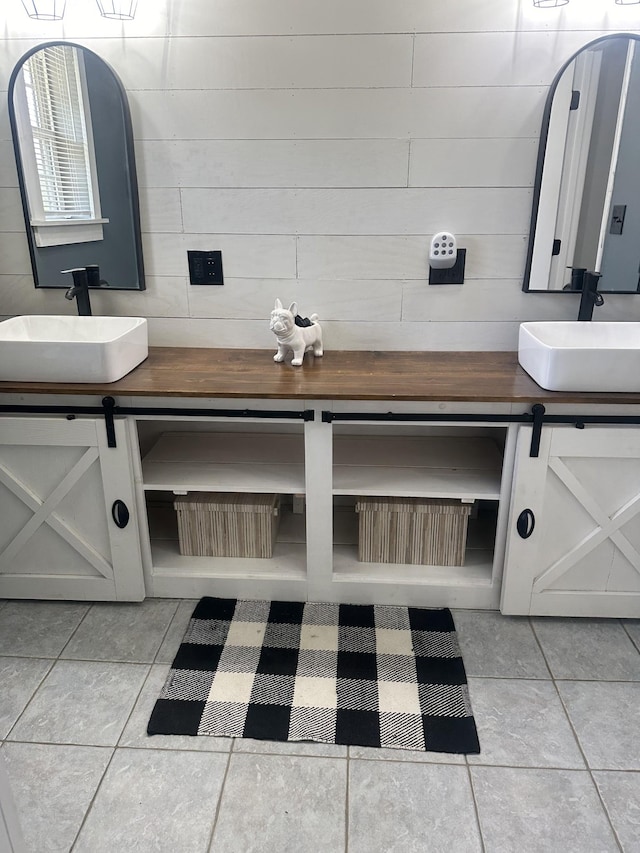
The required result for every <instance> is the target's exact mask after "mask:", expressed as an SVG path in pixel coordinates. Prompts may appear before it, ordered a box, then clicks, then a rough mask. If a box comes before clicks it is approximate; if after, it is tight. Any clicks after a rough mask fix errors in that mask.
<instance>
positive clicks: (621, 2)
mask: <svg viewBox="0 0 640 853" xmlns="http://www.w3.org/2000/svg"><path fill="white" fill-rule="evenodd" d="M639 3H640V0H616V5H617V6H637V5H638V4H639Z"/></svg>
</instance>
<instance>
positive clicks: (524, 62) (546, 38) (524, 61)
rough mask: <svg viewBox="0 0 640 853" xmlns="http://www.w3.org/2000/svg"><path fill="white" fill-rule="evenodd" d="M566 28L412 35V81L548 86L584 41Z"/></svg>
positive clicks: (422, 83)
mask: <svg viewBox="0 0 640 853" xmlns="http://www.w3.org/2000/svg"><path fill="white" fill-rule="evenodd" d="M598 35H600V33H599V32H597V33H589V35H588V36H585V34H584V33H581V32H565V33H563V34H562V38H558V36H557V34H556V33H554V32H537V33H522V32H510V33H458V32H449V33H438V34H434V33H428V34H422V35H417V36H416V46H415V57H414V64H413V85H414V86H501V85H502V86H504V85H509V86H548V85H549V84H550V83H551V81H552V80H553V78H554V77H555V75H556V72H557V71H558V69H559V68H560V67H561V66H562V65H563V63H564V62H565V61H566V60H567V59H569V57H570V56H571V55H572V54H573V53H575V51H577V50H580V48H582V47H583V45H584V44H585V42H587V41H591V40H592V39H593V38H596V37H597V36H598Z"/></svg>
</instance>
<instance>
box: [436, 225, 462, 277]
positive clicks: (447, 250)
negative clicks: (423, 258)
mask: <svg viewBox="0 0 640 853" xmlns="http://www.w3.org/2000/svg"><path fill="white" fill-rule="evenodd" d="M457 259H458V245H457V242H456V238H455V236H454V235H453V234H452V233H451V231H439V232H438V233H437V234H434V235H433V239H432V240H431V245H430V246H429V266H430V267H431V268H432V269H434V270H446V269H450V268H451V267H453V266H455V263H456V260H457Z"/></svg>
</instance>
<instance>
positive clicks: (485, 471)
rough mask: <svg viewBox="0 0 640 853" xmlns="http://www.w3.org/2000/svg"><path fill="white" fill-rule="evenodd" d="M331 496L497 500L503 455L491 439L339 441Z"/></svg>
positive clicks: (357, 438)
mask: <svg viewBox="0 0 640 853" xmlns="http://www.w3.org/2000/svg"><path fill="white" fill-rule="evenodd" d="M333 463H334V464H333V492H334V494H336V495H354V494H355V495H363V496H364V495H385V496H388V497H432V498H457V499H459V500H463V501H473V500H477V499H484V500H498V499H499V497H500V481H501V476H502V454H501V452H500V450H499V448H498V446H497V444H496V442H495V441H494V440H493V439H491V438H485V437H466V438H453V437H447V436H430V437H425V438H420V437H414V436H404V437H403V436H398V435H394V436H350V435H338V436H336V437H335V439H334V447H333Z"/></svg>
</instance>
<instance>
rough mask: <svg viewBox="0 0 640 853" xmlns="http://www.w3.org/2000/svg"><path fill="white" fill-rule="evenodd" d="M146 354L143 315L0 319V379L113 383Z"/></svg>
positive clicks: (144, 320) (147, 345)
mask: <svg viewBox="0 0 640 853" xmlns="http://www.w3.org/2000/svg"><path fill="white" fill-rule="evenodd" d="M148 354H149V340H148V331H147V321H146V319H144V318H143V317H77V316H51V315H34V316H23V317H13V318H12V319H10V320H4V321H3V322H1V323H0V380H3V381H10V382H17V381H23V382H115V381H116V380H117V379H121V378H122V377H123V376H124V375H125V374H127V373H129V371H131V370H133V368H134V367H136V366H137V365H138V364H140V362H141V361H144V359H145V358H146V357H147V355H148Z"/></svg>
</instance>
